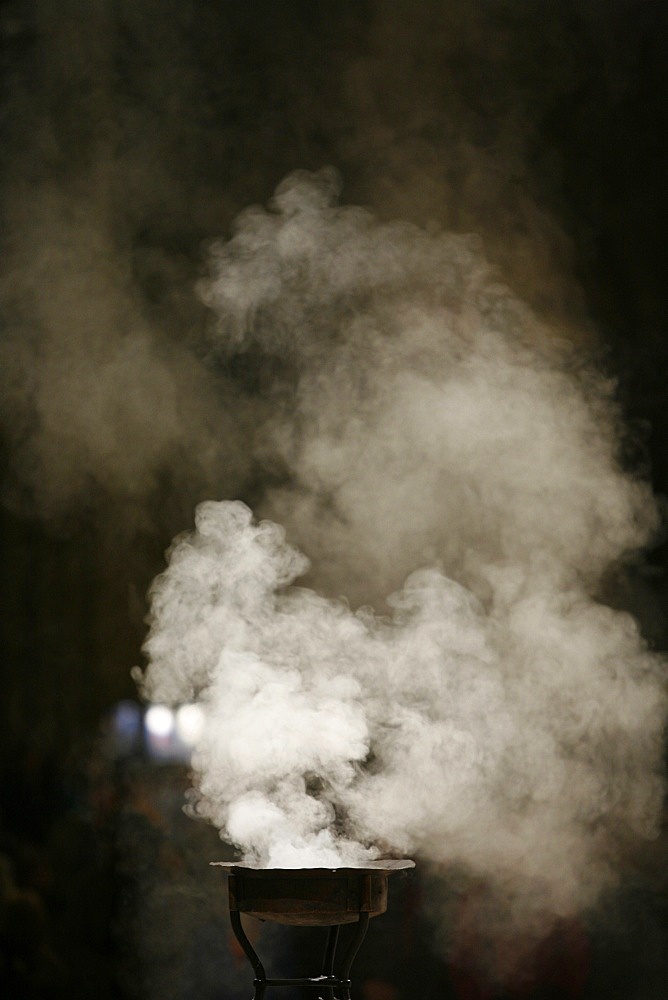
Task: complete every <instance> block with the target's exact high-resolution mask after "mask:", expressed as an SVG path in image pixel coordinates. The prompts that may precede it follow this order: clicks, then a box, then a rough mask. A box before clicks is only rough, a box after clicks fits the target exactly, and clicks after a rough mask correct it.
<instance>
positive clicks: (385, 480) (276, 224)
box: [144, 172, 665, 913]
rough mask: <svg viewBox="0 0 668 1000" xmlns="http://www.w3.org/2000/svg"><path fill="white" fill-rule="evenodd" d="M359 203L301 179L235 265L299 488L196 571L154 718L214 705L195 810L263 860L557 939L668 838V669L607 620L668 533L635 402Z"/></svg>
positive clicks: (179, 611) (322, 180)
mask: <svg viewBox="0 0 668 1000" xmlns="http://www.w3.org/2000/svg"><path fill="white" fill-rule="evenodd" d="M337 194H338V190H337V181H336V177H335V176H334V175H333V174H332V173H330V172H322V173H321V174H318V175H307V174H305V173H298V174H294V175H292V176H290V177H289V178H288V179H287V180H286V181H285V182H283V184H282V185H281V186H280V187H279V189H278V191H277V192H276V196H275V198H274V201H273V203H272V205H271V206H270V210H269V211H264V210H262V209H260V208H253V209H250V210H248V211H247V212H245V213H244V214H243V215H242V216H241V217H240V218H239V219H238V221H237V224H236V230H235V234H234V236H233V237H232V239H230V240H229V241H228V242H226V243H221V244H219V245H218V247H217V248H215V250H214V253H213V257H212V263H211V273H210V276H209V278H208V279H207V281H206V282H205V283H204V284H203V286H202V290H201V291H202V295H203V297H204V298H205V300H206V302H207V303H208V304H209V305H210V306H211V307H212V308H213V309H214V310H215V311H216V313H217V316H218V325H217V332H216V343H217V349H218V350H220V351H221V352H223V353H228V352H229V353H242V354H243V353H244V352H253V354H252V356H253V358H254V362H255V364H257V365H259V366H260V367H261V365H262V364H266V365H268V366H270V367H271V371H272V376H273V381H272V385H273V387H274V388H273V397H272V405H273V409H274V413H275V414H277V415H278V416H277V417H274V419H273V420H272V421H271V423H268V424H267V425H266V426H264V427H261V428H259V431H258V435H257V446H256V459H257V461H259V462H261V463H263V464H264V466H265V468H266V470H267V473H268V474H271V476H272V477H273V478H274V480H275V482H276V484H277V485H276V486H275V488H274V489H273V490H269V491H268V492H267V494H266V499H265V500H264V501H263V505H262V507H261V509H260V510H259V511H258V514H259V515H260V516H261V517H264V518H267V519H266V520H262V521H260V522H259V523H256V522H255V521H254V520H253V517H252V515H251V512H250V511H249V509H248V508H247V507H245V506H244V505H243V504H241V503H232V502H222V503H214V502H210V503H206V504H203V505H201V506H200V507H199V508H198V511H197V518H196V531H195V533H194V534H192V535H186V536H183V537H181V538H180V539H177V540H176V542H175V543H174V545H173V548H172V550H171V553H170V560H169V567H168V569H167V570H166V572H165V573H164V574H163V575H162V576H161V577H159V578H158V579H157V580H156V582H155V583H154V586H153V590H152V620H151V631H150V635H149V638H148V640H147V643H146V652H147V655H148V659H149V666H148V669H147V671H146V674H145V675H144V689H145V692H146V694H147V695H148V696H149V697H150V698H152V699H154V700H165V701H170V702H178V701H182V700H189V699H192V698H198V699H200V700H201V702H202V704H203V705H204V707H205V709H206V717H207V725H206V728H205V733H204V736H203V739H202V742H201V745H200V747H199V749H198V751H197V754H196V756H195V759H194V770H195V773H196V777H197V790H196V794H195V799H194V808H195V809H196V811H197V812H198V814H200V815H202V816H205V817H207V818H208V819H210V820H211V821H212V822H214V823H215V824H216V825H217V827H218V828H219V829H220V831H221V835H222V836H223V837H225V838H226V839H229V840H231V841H232V842H233V843H235V844H236V845H237V846H238V847H239V848H240V850H241V851H242V853H243V856H244V857H246V858H248V859H251V860H253V861H254V862H256V863H259V864H263V865H269V866H276V865H280V866H288V867H289V866H297V867H299V866H308V865H319V864H322V865H327V866H329V865H336V864H360V863H363V862H364V860H365V859H368V858H370V857H373V856H375V855H377V854H378V853H379V852H381V853H384V852H387V851H389V852H400V853H410V854H412V853H416V854H418V855H419V856H420V857H422V858H425V859H429V860H431V861H433V862H435V863H436V864H437V865H439V866H443V867H444V868H446V869H447V868H452V867H454V866H458V867H460V868H462V867H463V868H464V869H465V870H467V871H471V872H474V873H477V874H479V875H481V876H483V877H486V878H489V879H490V880H491V881H492V882H493V883H494V884H497V885H505V886H506V887H511V889H512V891H517V892H520V893H522V891H523V890H526V889H528V890H530V891H531V892H532V893H533V896H534V900H535V899H540V900H541V901H542V904H544V905H545V906H547V907H549V908H550V909H551V911H552V912H562V913H565V912H568V911H570V910H572V909H573V908H576V907H580V906H583V905H586V904H588V903H590V902H591V901H592V900H593V899H595V897H596V895H597V893H598V892H599V891H600V889H601V887H603V886H604V885H606V884H608V883H609V881H610V880H611V879H612V878H613V873H614V869H615V865H616V862H617V852H618V850H619V845H620V843H622V842H624V841H627V840H628V839H631V840H634V839H642V838H646V837H652V836H653V835H654V834H655V832H656V829H657V823H658V817H659V811H660V807H661V799H662V791H663V787H662V781H661V777H660V771H661V744H662V730H663V720H664V713H665V692H664V686H663V678H662V664H661V662H660V661H659V659H658V658H657V657H656V656H654V655H653V654H651V653H650V652H648V650H647V649H646V648H645V645H644V643H643V640H642V638H641V636H640V634H639V631H638V628H637V626H636V624H635V622H634V621H633V620H632V619H631V618H630V617H629V616H628V615H627V614H624V613H621V612H618V611H614V610H612V609H610V608H609V607H606V606H605V605H603V604H602V603H600V602H599V601H598V600H597V594H598V593H599V591H600V589H601V587H602V581H603V580H604V577H605V574H606V573H607V572H609V571H610V569H611V567H614V566H615V565H616V564H618V563H619V562H620V561H623V560H624V559H627V558H629V556H630V554H631V553H633V552H634V551H635V550H637V549H638V548H639V547H640V546H642V545H643V544H644V543H646V542H647V541H648V539H649V538H650V537H651V535H652V532H653V531H654V530H655V528H656V525H657V514H656V509H655V506H654V504H653V501H652V499H651V496H650V494H649V491H648V489H647V487H646V486H645V485H644V484H643V483H641V482H638V481H636V480H635V479H634V478H633V477H631V476H630V475H628V474H627V473H626V472H625V471H624V470H623V469H622V468H621V466H620V463H619V459H618V450H619V433H620V429H619V425H618V417H617V413H616V408H615V405H614V402H613V387H612V386H611V385H610V383H609V382H607V381H606V380H605V379H604V378H602V377H601V376H600V375H599V374H598V373H597V372H595V371H594V370H593V369H592V368H591V367H589V366H588V365H587V364H586V363H585V362H584V361H583V359H582V358H580V357H579V356H578V355H577V354H576V353H575V352H574V350H573V347H572V344H571V343H570V342H567V341H565V340H562V339H561V338H560V336H559V330H558V329H552V328H548V327H546V326H545V325H541V324H540V323H539V322H538V321H537V320H536V319H535V317H534V316H533V315H532V313H531V311H530V310H529V308H528V307H527V306H525V305H524V304H523V303H522V302H520V301H519V300H518V299H517V298H515V297H514V296H513V295H512V294H511V293H510V291H509V290H508V289H507V288H506V287H504V286H503V284H502V283H501V282H500V281H499V280H498V278H497V277H496V275H495V273H494V271H493V269H491V268H490V266H489V265H488V264H487V262H486V260H485V256H484V252H483V249H482V247H481V245H480V243H479V241H478V240H477V239H475V238H472V237H464V236H459V235H457V236H456V235H452V234H450V233H447V232H431V233H428V232H426V231H423V230H422V229H419V228H417V227H414V226H412V225H408V224H404V223H380V222H378V221H377V220H376V219H375V218H374V217H373V216H372V215H371V214H370V213H368V212H366V211H363V210H361V209H357V208H350V207H339V206H338V205H337ZM269 518H271V520H269ZM274 522H279V523H280V525H281V526H280V527H279V525H278V524H276V523H274ZM286 532H287V538H288V539H289V542H288V541H286ZM302 552H304V553H306V556H305V555H303V554H302ZM298 582H301V583H302V584H305V585H306V586H299V585H298ZM369 603H371V604H373V605H374V606H375V609H376V610H373V609H372V608H371V607H369V606H368V604H369ZM356 608H357V609H358V610H355V609H356ZM542 904H541V905H542Z"/></svg>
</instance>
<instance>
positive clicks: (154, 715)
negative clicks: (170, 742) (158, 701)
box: [144, 705, 174, 739]
mask: <svg viewBox="0 0 668 1000" xmlns="http://www.w3.org/2000/svg"><path fill="white" fill-rule="evenodd" d="M144 725H145V726H146V730H147V732H148V733H149V734H150V735H151V736H156V737H158V738H162V739H166V738H167V737H168V736H169V735H170V734H171V732H172V730H173V729H174V713H173V712H172V710H171V708H168V707H167V705H151V707H150V708H147V709H146V714H145V716H144Z"/></svg>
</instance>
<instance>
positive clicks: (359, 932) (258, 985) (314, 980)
mask: <svg viewBox="0 0 668 1000" xmlns="http://www.w3.org/2000/svg"><path fill="white" fill-rule="evenodd" d="M230 922H231V924H232V930H233V931H234V934H235V937H236V939H237V941H238V942H239V944H240V945H241V947H242V948H243V950H244V953H245V955H246V957H247V958H248V961H249V962H250V964H251V965H252V966H253V972H254V973H255V979H254V980H253V986H254V987H255V991H254V993H253V1000H263V998H264V995H265V993H266V990H267V986H306V987H314V986H319V987H321V988H322V990H323V994H324V997H323V998H322V1000H350V986H351V983H350V969H351V966H352V964H353V961H354V959H355V956H356V955H357V952H358V951H359V949H360V945H361V944H362V941H363V940H364V938H365V936H366V932H367V930H368V928H369V914H368V913H360V915H359V920H358V923H357V929H356V931H355V934H354V936H353V938H352V940H351V942H350V944H349V945H348V948H347V949H346V953H345V955H344V956H343V960H342V962H341V969H340V974H339V975H336V973H335V971H334V969H335V962H336V946H337V944H338V940H339V930H340V926H341V925H340V924H335V925H334V926H331V927H329V929H328V931H327V943H326V945H325V954H324V957H323V962H322V974H321V975H320V976H306V977H303V978H298V979H267V975H266V973H265V971H264V966H263V965H262V962H261V961H260V959H259V957H258V955H257V953H256V952H255V949H254V948H253V946H252V944H251V943H250V941H249V940H248V938H247V936H246V933H245V931H244V929H243V927H242V926H241V914H240V913H239V911H238V910H233V909H230ZM336 989H338V990H340V996H337V994H336V993H335V992H334V991H335V990H336Z"/></svg>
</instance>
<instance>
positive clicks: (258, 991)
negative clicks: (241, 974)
mask: <svg viewBox="0 0 668 1000" xmlns="http://www.w3.org/2000/svg"><path fill="white" fill-rule="evenodd" d="M230 923H231V924H232V930H233V931H234V936H235V937H236V939H237V941H238V942H239V944H240V945H241V947H242V948H243V950H244V953H245V955H246V957H247V958H248V961H249V962H250V964H251V965H252V966H253V972H254V973H255V980H254V986H255V992H254V994H253V1000H262V998H263V997H264V994H265V991H266V989H267V976H266V973H265V971H264V966H263V964H262V962H261V961H260V959H259V958H258V955H257V953H256V952H255V950H254V948H253V945H252V944H251V943H250V941H249V940H248V938H247V937H246V932H245V931H244V929H243V927H242V924H241V916H240V914H239V911H238V910H230Z"/></svg>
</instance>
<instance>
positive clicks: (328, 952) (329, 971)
mask: <svg viewBox="0 0 668 1000" xmlns="http://www.w3.org/2000/svg"><path fill="white" fill-rule="evenodd" d="M339 930H340V927H339V925H338V924H335V925H334V926H333V927H330V928H329V930H328V931H327V944H326V945H325V957H324V958H323V961H322V974H323V976H331V977H332V978H334V962H335V960H336V945H337V944H338V940H339ZM324 994H325V997H324V1000H334V987H333V986H326V987H325V989H324Z"/></svg>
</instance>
